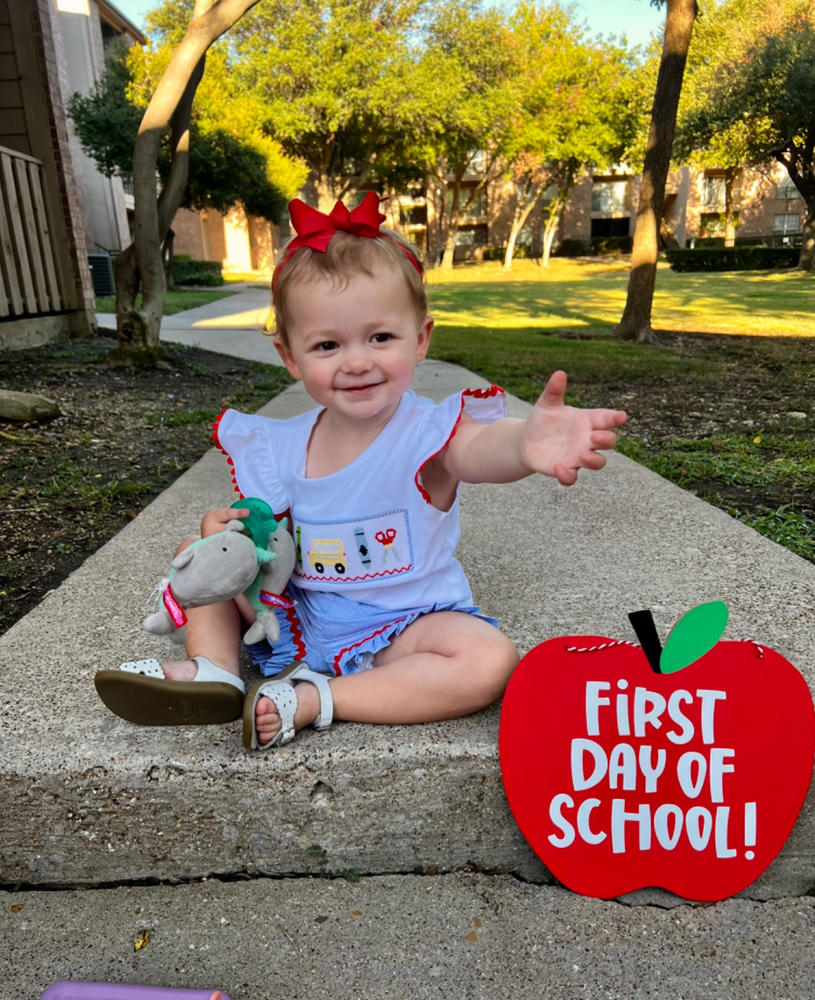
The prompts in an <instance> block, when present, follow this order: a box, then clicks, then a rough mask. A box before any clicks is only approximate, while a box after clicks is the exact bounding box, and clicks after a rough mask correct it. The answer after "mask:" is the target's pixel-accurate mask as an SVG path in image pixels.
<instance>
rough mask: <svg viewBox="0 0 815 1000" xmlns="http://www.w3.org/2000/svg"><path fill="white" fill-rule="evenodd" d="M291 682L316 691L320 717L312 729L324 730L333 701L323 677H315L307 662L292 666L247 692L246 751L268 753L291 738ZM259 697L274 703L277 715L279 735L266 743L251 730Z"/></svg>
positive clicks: (330, 718)
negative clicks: (307, 683)
mask: <svg viewBox="0 0 815 1000" xmlns="http://www.w3.org/2000/svg"><path fill="white" fill-rule="evenodd" d="M294 681H308V682H309V684H313V685H314V687H316V688H317V693H318V694H319V696H320V714H319V715H318V716H317V718H316V719H315V720H314V722H313V723H312V725H313V727H314V728H315V729H327V728H328V727H329V726H330V725H331V723H332V721H333V719H334V698H333V695H332V694H331V686H330V684H329V683H328V677H326V675H325V674H317V673H315V672H314V671H313V670H310V669H309V666H308V664H307V663H303V662H302V661H301V662H298V663H292V664H291V665H290V666H288V667H286V668H285V670H281V671H280V673H279V674H276V675H275V676H274V677H270V678H269V679H268V680H262V681H258V682H257V684H254V685H253V686H252V687H251V688H250V689H249V693H248V694H247V696H246V700H245V701H244V703H243V745H244V746H245V747H246V749H247V750H268V749H269V748H270V747H277V746H283V744H284V743H288V742H289V740H291V739H292V738H293V736H294V714H295V712H296V711H297V692H296V691H295V688H294V683H293V682H294ZM261 698H268V699H269V701H272V702H274V705H275V708H276V709H277V711H278V712H279V714H280V732H278V733H277V735H276V736H274V737H273V738H272V739H271V740H269V742H268V743H261V742H260V741H259V740H258V734H257V729H256V728H255V709H256V708H257V703H258V701H259V700H260V699H261Z"/></svg>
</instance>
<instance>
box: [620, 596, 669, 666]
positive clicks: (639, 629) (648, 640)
mask: <svg viewBox="0 0 815 1000" xmlns="http://www.w3.org/2000/svg"><path fill="white" fill-rule="evenodd" d="M628 620H629V621H630V622H631V625H632V627H633V629H634V631H635V632H636V633H637V638H638V639H639V641H640V645H641V646H642V651H643V653H645V656H646V659H647V660H648V663H649V665H650V667H651V669H652V670H653V671H654V673H655V674H660V673H662V671H661V670H660V669H659V657H660V654H661V653H662V643H661V642H660V639H659V634H658V633H657V627H656V625H655V624H654V616H653V615H652V614H651V612H650V611H648V610H646V611H631V612H630V613H629V615H628Z"/></svg>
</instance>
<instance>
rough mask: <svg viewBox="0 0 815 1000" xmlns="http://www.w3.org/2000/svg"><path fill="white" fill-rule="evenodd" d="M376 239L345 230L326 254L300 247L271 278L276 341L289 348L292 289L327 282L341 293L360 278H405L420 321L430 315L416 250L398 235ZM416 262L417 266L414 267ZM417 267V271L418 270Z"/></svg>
mask: <svg viewBox="0 0 815 1000" xmlns="http://www.w3.org/2000/svg"><path fill="white" fill-rule="evenodd" d="M381 232H382V235H381V236H380V237H378V238H376V239H373V238H371V237H367V236H355V235H353V234H352V233H347V232H344V231H342V230H339V231H338V232H336V233H334V235H333V237H332V238H331V242H330V243H329V244H328V247H327V248H326V251H325V253H322V252H321V251H319V250H312V249H311V248H310V247H301V248H300V249H299V250H295V252H294V253H293V254H292V255H291V256H290V257H284V258H283V260H282V261H281V262H280V263H279V264H278V265H277V268H276V269H275V273H274V277H273V278H272V304H273V306H274V315H275V329H274V330H273V331H272V333H273V335H274V337H276V338H277V339H279V340H280V341H282V342H283V343H284V344H285V345H287V346H288V343H289V335H288V328H287V322H286V321H287V318H288V296H289V289H290V288H291V287H292V286H294V285H298V284H306V283H308V282H313V281H317V280H319V279H320V278H323V279H328V280H329V281H330V282H331V283H332V284H333V285H334V286H335V287H336V288H337V289H338V290H339V289H342V288H344V287H345V286H346V285H347V284H348V282H349V281H350V280H351V278H353V277H354V276H355V275H357V274H365V275H367V276H368V277H370V278H375V277H376V276H377V274H379V273H380V272H381V271H382V270H383V269H387V270H390V271H395V272H396V273H398V274H402V275H403V276H404V278H405V281H406V283H407V287H408V292H409V294H410V299H411V302H412V303H413V305H414V306H415V308H416V313H417V315H418V316H419V318H420V319H423V318H424V317H425V316H426V315H427V292H426V291H425V286H424V281H423V278H422V275H421V273H420V269H421V266H422V265H421V262H420V260H419V257H418V255H417V251H416V248H415V247H413V246H411V245H410V244H409V243H407V242H406V241H405V240H403V239H402V237H401V236H399V235H398V233H394V232H392V231H390V230H388V229H382V230H381ZM414 261H415V262H416V263H415V264H414ZM417 265H418V267H417Z"/></svg>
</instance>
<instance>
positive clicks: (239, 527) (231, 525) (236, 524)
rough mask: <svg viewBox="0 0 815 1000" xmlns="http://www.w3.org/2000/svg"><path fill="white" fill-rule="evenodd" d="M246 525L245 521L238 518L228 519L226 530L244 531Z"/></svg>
mask: <svg viewBox="0 0 815 1000" xmlns="http://www.w3.org/2000/svg"><path fill="white" fill-rule="evenodd" d="M245 527H246V523H245V522H244V521H239V520H238V519H237V518H233V520H231V521H227V523H226V530H227V531H243V530H244V528H245Z"/></svg>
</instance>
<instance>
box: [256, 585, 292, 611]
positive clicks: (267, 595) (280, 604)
mask: <svg viewBox="0 0 815 1000" xmlns="http://www.w3.org/2000/svg"><path fill="white" fill-rule="evenodd" d="M260 600H261V603H262V604H267V605H269V606H270V607H273V608H285V609H286V610H288V609H289V608H293V607H294V603H293V602H292V601H290V600H289V599H288V598H287V597H283V596H282V595H281V594H273V593H272V592H271V591H269V590H261V592H260Z"/></svg>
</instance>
